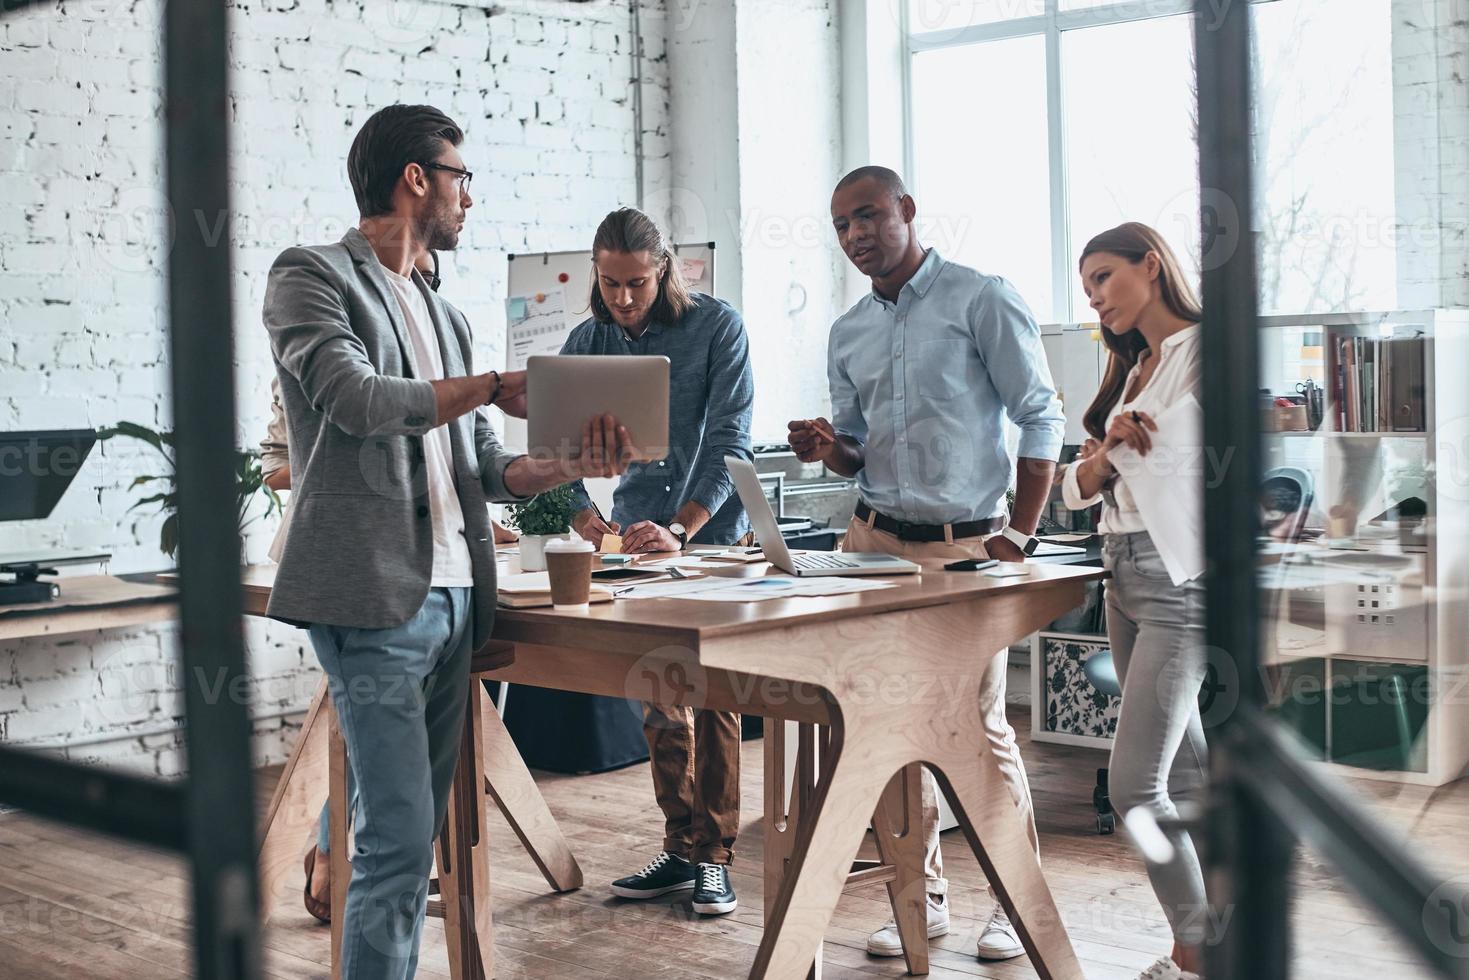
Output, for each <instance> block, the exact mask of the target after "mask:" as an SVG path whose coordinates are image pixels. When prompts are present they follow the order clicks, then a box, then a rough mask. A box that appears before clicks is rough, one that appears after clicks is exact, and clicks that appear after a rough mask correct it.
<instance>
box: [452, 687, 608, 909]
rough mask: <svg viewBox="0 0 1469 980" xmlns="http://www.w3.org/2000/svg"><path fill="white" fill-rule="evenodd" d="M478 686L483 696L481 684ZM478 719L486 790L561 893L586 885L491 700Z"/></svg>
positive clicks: (482, 704)
mask: <svg viewBox="0 0 1469 980" xmlns="http://www.w3.org/2000/svg"><path fill="white" fill-rule="evenodd" d="M474 685H475V687H477V688H479V690H480V691H481V692H483V690H484V687H483V685H481V684H480V682H479V679H478V678H475V679H474ZM479 704H480V708H479V711H478V713H477V717H478V718H479V720H480V729H481V737H480V744H481V747H482V756H483V758H484V770H483V771H484V774H485V788H486V789H487V790H488V791H489V794H490V796H491V797H493V798H494V801H495V806H497V807H498V808H499V809H500V813H501V814H502V815H503V816H504V817H505V821H506V822H507V823H509V824H510V829H511V830H513V831H515V836H516V837H518V838H519V839H520V843H521V846H523V847H524V848H525V850H526V853H528V854H529V855H530V857H531V860H532V861H534V862H535V864H536V867H537V868H540V870H541V874H542V875H543V876H544V877H545V879H546V883H547V884H548V885H550V886H551V888H552V889H554V890H555V891H558V892H567V891H572V890H574V889H577V888H580V887H581V886H582V873H581V867H580V866H579V865H578V864H577V863H576V856H575V855H573V854H572V853H571V847H570V846H569V845H568V844H567V843H566V838H565V837H564V836H562V834H561V828H560V827H559V826H557V824H556V818H555V817H553V816H551V810H550V808H548V807H547V806H546V800H545V798H544V797H542V796H541V791H540V789H539V788H538V787H537V786H536V781H535V778H534V777H533V776H531V774H530V770H529V769H527V768H526V765H525V760H524V759H522V758H521V757H520V750H519V749H517V748H516V747H515V742H514V741H513V740H512V739H511V738H510V733H509V732H508V731H507V730H506V729H505V723H504V721H502V720H501V719H500V713H499V712H498V711H496V710H495V706H494V704H493V703H491V701H490V699H489V698H486V697H481V698H480V699H479Z"/></svg>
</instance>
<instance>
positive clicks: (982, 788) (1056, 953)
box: [932, 750, 1083, 980]
mask: <svg viewBox="0 0 1469 980" xmlns="http://www.w3.org/2000/svg"><path fill="white" fill-rule="evenodd" d="M932 768H933V769H934V775H935V776H936V777H937V778H938V781H939V785H940V786H941V788H942V789H943V790H944V792H945V793H947V794H948V797H949V802H950V803H951V804H952V805H953V807H954V816H955V817H957V818H958V820H959V826H960V827H961V828H963V830H964V836H965V838H967V839H968V841H969V846H970V848H972V849H973V851H974V856H975V857H976V858H977V859H978V860H979V866H980V867H981V868H982V869H984V873H985V876H986V877H987V878H988V879H989V881H990V883H991V884H992V885H993V886H994V889H995V895H996V897H998V898H999V900H1000V905H1001V906H1002V907H1003V908H1004V909H1005V913H1006V914H1007V915H1008V916H1009V917H1010V922H1011V923H1012V924H1013V925H1014V926H1015V931H1016V933H1017V934H1018V935H1019V936H1020V941H1021V943H1023V944H1024V946H1025V951H1026V952H1027V953H1029V954H1030V963H1031V966H1032V967H1034V968H1035V971H1036V973H1038V974H1039V975H1040V977H1041V980H1082V977H1083V974H1082V970H1081V963H1080V962H1079V961H1078V960H1077V958H1076V951H1075V950H1074V949H1072V947H1071V938H1070V937H1069V936H1068V935H1067V934H1066V927H1065V924H1064V923H1063V922H1062V921H1061V913H1060V911H1059V910H1058V909H1057V908H1056V901H1055V898H1054V897H1053V896H1052V895H1051V889H1050V886H1048V885H1047V884H1046V879H1045V877H1044V876H1043V875H1042V874H1041V866H1040V861H1039V860H1037V859H1036V855H1035V850H1034V848H1033V847H1032V845H1031V842H1030V836H1029V835H1028V834H1027V833H1026V826H1025V819H1024V818H1023V817H1022V816H1021V815H1020V810H1019V808H1017V807H1016V806H1015V801H1014V799H1013V798H1012V797H1011V796H1010V793H1009V792H1008V791H1007V790H1006V789H1005V788H1004V783H1003V781H1002V779H1001V776H1000V770H999V766H998V764H997V763H996V762H995V759H994V756H992V755H991V754H990V753H989V752H987V751H983V750H981V751H980V752H977V753H974V754H972V755H970V756H968V757H967V758H955V759H952V760H947V761H945V762H939V763H938V764H937V765H934V766H933V767H932ZM980 827H983V828H984V835H983V837H981V836H980V833H979V830H978V828H980Z"/></svg>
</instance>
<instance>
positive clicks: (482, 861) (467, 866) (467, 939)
mask: <svg viewBox="0 0 1469 980" xmlns="http://www.w3.org/2000/svg"><path fill="white" fill-rule="evenodd" d="M483 701H484V687H483V686H482V685H480V684H479V683H473V684H471V685H470V687H469V705H468V710H467V711H466V712H465V716H464V732H463V734H462V736H461V742H460V746H459V763H458V765H457V766H456V767H455V769H454V781H453V783H452V784H451V785H450V788H449V801H448V811H447V813H446V814H445V821H444V831H443V833H441V834H440V835H439V841H438V859H439V890H440V893H441V894H442V897H443V901H444V941H445V945H446V946H447V947H448V952H449V974H450V976H451V977H453V978H454V980H485V978H487V977H491V976H494V973H495V952H494V921H493V916H492V914H491V905H490V846H489V837H488V835H487V834H486V833H485V805H484V804H485V795H484V793H483V792H482V791H481V789H480V787H481V780H482V779H483V778H484V777H483V776H482V775H481V774H482V773H483V772H484V766H485V753H484V747H483V740H482V739H481V737H480V729H481V725H482V720H481V719H482V718H483V715H482V713H481V710H480V709H481V704H482V702H483ZM490 713H491V714H494V709H493V708H491V709H490Z"/></svg>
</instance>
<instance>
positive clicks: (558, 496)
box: [506, 485, 576, 534]
mask: <svg viewBox="0 0 1469 980" xmlns="http://www.w3.org/2000/svg"><path fill="white" fill-rule="evenodd" d="M575 516H576V498H575V494H574V493H573V492H572V489H571V487H570V486H569V485H562V486H559V487H555V488H553V489H551V490H547V491H546V492H545V493H539V494H536V495H535V496H534V497H532V498H531V499H530V500H527V501H525V502H524V503H519V504H511V505H510V507H509V509H508V512H507V514H506V523H507V524H509V525H510V526H511V527H513V528H516V529H517V530H519V531H520V532H521V533H522V534H565V533H566V532H568V531H570V530H571V519H572V518H573V517H575Z"/></svg>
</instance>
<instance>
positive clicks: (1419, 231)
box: [1392, 0, 1469, 309]
mask: <svg viewBox="0 0 1469 980" xmlns="http://www.w3.org/2000/svg"><path fill="white" fill-rule="evenodd" d="M1392 15H1393V26H1392V31H1393V46H1392V51H1393V117H1394V127H1393V129H1394V132H1393V152H1394V156H1395V164H1396V168H1395V169H1396V183H1397V209H1398V229H1397V230H1398V252H1397V255H1398V303H1399V305H1400V306H1403V307H1407V308H1409V309H1416V308H1423V307H1435V306H1469V0H1393V5H1392Z"/></svg>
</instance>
